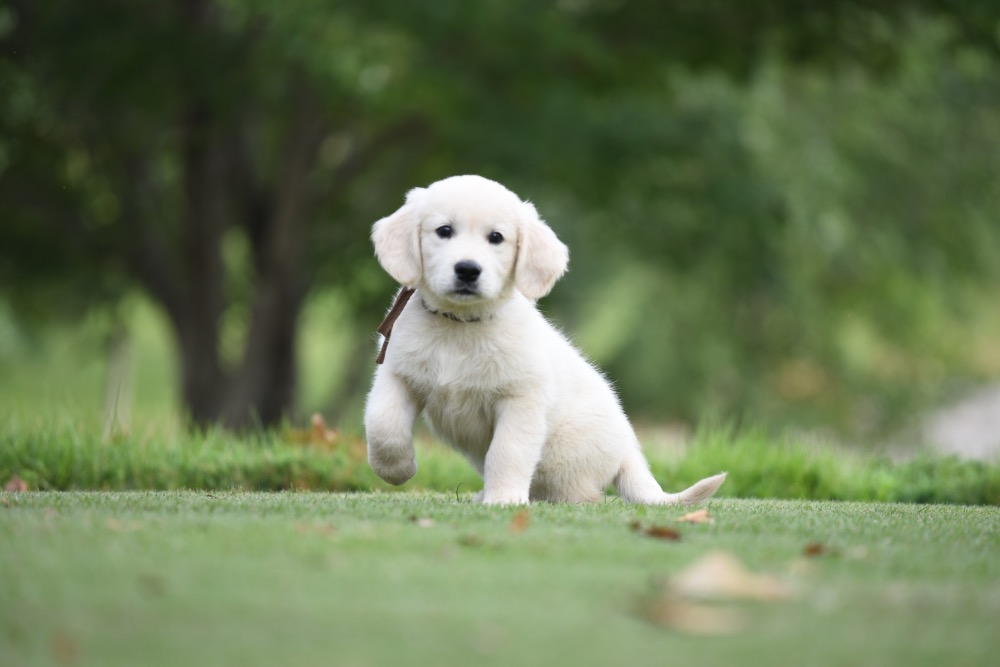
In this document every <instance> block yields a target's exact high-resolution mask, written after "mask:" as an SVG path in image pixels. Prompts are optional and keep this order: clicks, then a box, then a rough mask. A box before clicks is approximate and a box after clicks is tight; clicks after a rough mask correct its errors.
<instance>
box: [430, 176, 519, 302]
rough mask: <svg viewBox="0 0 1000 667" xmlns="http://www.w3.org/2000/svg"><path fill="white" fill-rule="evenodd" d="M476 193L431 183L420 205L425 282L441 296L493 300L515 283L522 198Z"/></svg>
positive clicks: (454, 298)
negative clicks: (432, 186) (518, 212)
mask: <svg viewBox="0 0 1000 667" xmlns="http://www.w3.org/2000/svg"><path fill="white" fill-rule="evenodd" d="M475 194H477V195H478V196H475ZM475 194H473V193H470V192H468V191H466V192H464V193H455V192H447V191H445V192H441V191H438V192H434V191H433V189H431V190H429V191H428V194H427V197H426V199H425V201H424V202H423V205H422V206H421V209H422V211H423V215H421V216H420V256H421V262H422V264H423V285H424V287H425V288H426V289H427V290H429V291H430V292H432V293H433V294H434V295H435V296H436V297H438V299H440V300H442V301H445V302H450V303H454V304H465V303H469V304H471V303H476V302H481V301H491V300H495V299H498V298H501V297H502V296H503V295H504V294H505V293H507V292H509V290H510V289H511V288H512V286H513V282H514V262H515V259H516V258H517V248H518V232H519V230H518V224H517V215H516V209H515V206H516V204H518V203H520V202H516V201H513V202H512V201H505V199H506V198H505V197H496V196H492V197H491V196H489V195H496V194H497V193H491V192H487V193H483V192H479V193H475ZM484 194H485V195H487V196H483V195H484ZM456 195H458V196H456ZM470 195H472V196H470Z"/></svg>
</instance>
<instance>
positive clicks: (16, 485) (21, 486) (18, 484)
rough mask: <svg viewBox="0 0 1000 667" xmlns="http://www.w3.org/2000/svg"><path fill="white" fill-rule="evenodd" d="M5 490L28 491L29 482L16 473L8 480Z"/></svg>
mask: <svg viewBox="0 0 1000 667" xmlns="http://www.w3.org/2000/svg"><path fill="white" fill-rule="evenodd" d="M3 490H4V491H13V492H15V493H20V492H22V491H27V490H28V483H27V482H25V481H24V480H23V479H21V478H20V477H18V476H17V475H14V476H13V477H11V478H10V480H9V481H8V482H7V484H6V485H4V487H3Z"/></svg>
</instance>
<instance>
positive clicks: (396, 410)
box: [365, 176, 726, 505]
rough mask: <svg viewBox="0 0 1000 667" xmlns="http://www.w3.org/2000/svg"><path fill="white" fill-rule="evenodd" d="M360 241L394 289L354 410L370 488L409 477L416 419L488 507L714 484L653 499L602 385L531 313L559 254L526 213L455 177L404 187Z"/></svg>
mask: <svg viewBox="0 0 1000 667" xmlns="http://www.w3.org/2000/svg"><path fill="white" fill-rule="evenodd" d="M372 241H373V242H374V245H375V254H376V256H377V257H378V260H379V262H380V263H381V265H382V267H383V268H384V269H385V270H386V271H387V272H388V273H389V275H391V276H392V277H393V278H395V279H396V280H397V281H398V282H399V283H400V284H402V285H404V286H405V287H404V289H403V290H402V291H401V293H400V295H399V297H398V298H397V302H396V305H395V306H394V308H393V310H392V311H391V312H390V315H389V316H388V317H387V318H386V322H383V326H382V327H380V329H379V330H380V332H381V333H382V334H383V341H382V351H381V354H380V358H379V361H380V365H379V366H378V368H377V370H376V372H375V380H374V383H373V385H372V389H371V392H370V393H369V395H368V401H367V404H366V407H365V430H366V436H367V440H368V461H369V463H370V464H371V467H372V469H373V470H374V471H375V473H376V474H377V475H378V476H379V477H381V478H382V479H384V480H385V481H387V482H389V483H390V484H402V483H404V482H405V481H407V480H408V479H410V478H411V477H413V475H414V474H415V473H416V471H417V463H416V460H415V458H414V451H413V443H412V429H413V423H414V421H415V419H416V417H417V415H418V414H419V413H420V412H421V411H422V412H423V413H424V415H425V418H426V420H427V421H428V422H429V423H430V425H431V427H432V429H433V430H434V431H435V432H436V433H437V434H438V435H439V436H440V437H441V438H443V439H444V440H445V441H447V442H448V443H449V444H450V445H451V446H452V447H454V448H455V449H456V450H458V451H459V452H461V453H462V454H463V455H465V457H466V458H467V459H468V460H469V461H470V462H471V463H472V465H473V466H475V468H476V470H478V471H479V473H480V474H481V475H482V476H483V487H484V488H483V490H482V492H481V493H480V494H479V495H478V496H477V498H476V499H477V500H479V501H482V502H484V503H488V504H498V505H512V504H522V503H527V502H529V501H532V500H548V501H559V502H571V503H580V502H591V501H596V500H598V499H600V498H601V497H602V495H603V489H604V488H605V487H607V486H608V485H609V484H614V485H615V487H616V488H617V490H618V494H619V495H620V496H621V498H622V499H623V500H625V501H627V502H632V503H645V504H651V505H676V504H684V505H690V504H694V503H698V502H701V501H704V500H705V499H707V498H709V497H710V496H712V495H713V494H714V493H715V492H716V490H717V489H718V488H719V486H721V485H722V483H723V482H724V481H725V478H726V476H725V473H723V474H720V475H716V476H714V477H709V478H707V479H704V480H702V481H700V482H698V483H697V484H695V485H694V486H692V487H691V488H689V489H687V490H686V491H682V492H680V493H665V492H664V491H663V490H662V489H661V488H660V485H659V484H658V483H657V482H656V480H655V479H654V478H653V475H652V474H651V473H650V471H649V465H648V464H647V462H646V459H645V458H644V457H643V455H642V451H641V448H640V445H639V442H638V440H637V438H636V436H635V433H634V432H633V430H632V427H631V425H630V424H629V420H628V418H627V417H626V416H625V413H624V412H623V410H622V408H621V405H620V404H619V402H618V397H617V396H616V395H615V392H614V390H613V389H612V388H611V386H610V384H608V382H607V380H605V378H604V377H603V376H602V375H601V373H600V372H598V371H597V370H596V369H595V368H594V367H593V366H591V365H590V364H589V363H587V361H585V360H584V358H583V356H582V355H581V354H580V353H579V352H578V351H577V350H576V349H575V348H574V347H573V346H572V345H571V344H570V343H569V341H568V340H567V339H566V338H565V337H564V336H563V335H562V334H560V333H559V332H558V331H557V330H556V329H555V328H554V327H553V326H552V325H551V324H549V322H548V321H547V320H546V319H545V318H544V317H543V316H542V315H541V313H539V312H538V310H537V308H536V307H535V301H536V300H537V299H539V298H541V297H543V296H545V295H546V294H548V292H549V290H551V289H552V286H553V284H555V282H556V280H558V279H559V277H560V276H562V275H563V273H564V272H565V271H566V267H567V264H568V261H569V252H568V250H567V248H566V246H565V245H564V244H563V243H562V242H560V241H559V239H558V238H556V235H555V233H553V231H552V230H551V229H550V228H549V227H548V226H547V225H546V224H545V223H544V222H542V220H541V218H540V217H539V216H538V213H537V212H536V211H535V207H534V206H532V205H531V204H530V203H528V202H525V201H521V200H520V199H519V198H518V197H517V196H516V195H515V194H514V193H512V192H510V191H509V190H507V189H506V188H505V187H503V186H502V185H500V184H499V183H496V182H494V181H491V180H488V179H485V178H481V177H479V176H455V177H452V178H447V179H445V180H442V181H438V182H437V183H434V184H433V185H431V186H429V187H427V188H416V189H414V190H411V191H410V192H409V193H408V194H407V196H406V202H405V204H404V205H403V207H402V208H400V209H399V210H398V211H396V212H395V213H393V214H392V215H390V216H388V217H386V218H383V219H381V220H379V221H378V222H376V223H375V225H374V227H373V230H372ZM411 297H412V298H411ZM390 334H391V342H390ZM383 359H384V363H381V362H382V361H383Z"/></svg>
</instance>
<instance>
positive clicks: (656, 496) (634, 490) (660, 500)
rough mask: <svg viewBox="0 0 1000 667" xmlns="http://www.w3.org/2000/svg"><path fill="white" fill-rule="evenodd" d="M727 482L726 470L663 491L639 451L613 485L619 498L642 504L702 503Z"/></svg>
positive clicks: (629, 458)
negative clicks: (673, 490) (681, 487)
mask: <svg viewBox="0 0 1000 667" xmlns="http://www.w3.org/2000/svg"><path fill="white" fill-rule="evenodd" d="M725 481H726V473H721V474H719V475H715V476H713V477H707V478H705V479H703V480H701V481H700V482H698V483H696V484H694V485H693V486H691V487H690V488H687V489H685V490H683V491H681V492H680V493H666V492H664V491H663V489H661V488H660V484H659V483H658V482H657V481H656V479H655V478H654V477H653V473H651V472H650V471H649V464H648V463H646V459H645V458H644V457H643V456H642V454H641V453H640V452H639V451H638V449H637V450H636V451H635V452H634V453H632V454H631V455H630V456H629V457H628V458H626V459H625V462H624V463H622V467H621V469H619V471H618V474H617V475H616V476H615V480H614V483H615V488H616V489H618V495H619V496H621V498H622V500H624V501H625V502H628V503H638V504H641V505H696V504H698V503H702V502H705V501H706V500H708V499H709V498H711V497H712V496H713V495H715V492H716V491H718V490H719V487H720V486H722V483H723V482H725Z"/></svg>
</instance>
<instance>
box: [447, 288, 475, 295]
mask: <svg viewBox="0 0 1000 667" xmlns="http://www.w3.org/2000/svg"><path fill="white" fill-rule="evenodd" d="M451 293H452V294H455V295H458V296H479V288H477V287H469V286H468V285H463V286H462V287H456V288H455V289H453V290H452V291H451Z"/></svg>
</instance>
